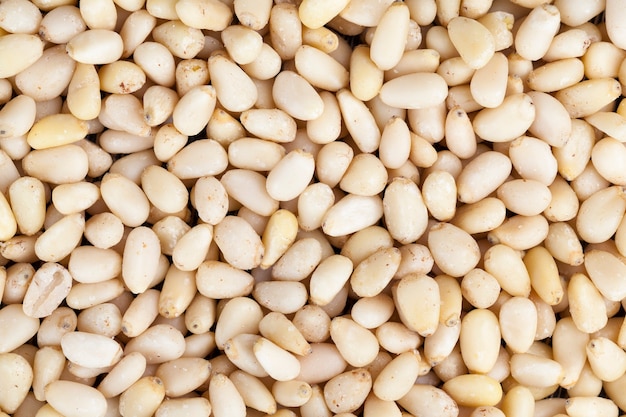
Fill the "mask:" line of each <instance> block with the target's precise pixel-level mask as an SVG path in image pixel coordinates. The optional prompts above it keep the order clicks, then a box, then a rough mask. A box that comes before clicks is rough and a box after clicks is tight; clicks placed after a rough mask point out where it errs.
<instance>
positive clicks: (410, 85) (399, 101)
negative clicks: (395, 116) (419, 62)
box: [380, 72, 448, 109]
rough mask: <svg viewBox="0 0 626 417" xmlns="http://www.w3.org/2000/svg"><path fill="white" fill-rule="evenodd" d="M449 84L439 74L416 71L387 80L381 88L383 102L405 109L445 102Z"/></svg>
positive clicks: (420, 107)
mask: <svg viewBox="0 0 626 417" xmlns="http://www.w3.org/2000/svg"><path fill="white" fill-rule="evenodd" d="M446 97H448V86H447V85H446V82H445V81H444V79H443V78H442V77H441V76H440V75H438V74H432V73H425V72H424V73H415V74H408V75H403V76H401V77H398V78H395V79H393V80H391V81H387V82H386V83H385V84H383V86H382V88H381V89H380V98H381V100H382V101H383V103H385V104H387V105H388V106H391V107H398V108H403V109H423V108H427V107H433V106H436V105H438V104H441V103H443V101H444V100H445V99H446Z"/></svg>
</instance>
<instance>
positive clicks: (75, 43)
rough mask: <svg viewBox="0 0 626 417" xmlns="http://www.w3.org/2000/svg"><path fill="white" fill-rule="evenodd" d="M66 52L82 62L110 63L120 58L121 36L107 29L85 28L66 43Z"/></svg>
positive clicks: (122, 45) (122, 44)
mask: <svg viewBox="0 0 626 417" xmlns="http://www.w3.org/2000/svg"><path fill="white" fill-rule="evenodd" d="M66 50H67V53H68V54H69V56H70V57H72V58H73V59H74V60H75V61H77V62H80V63H82V64H94V65H102V64H110V63H111V62H115V61H117V60H118V59H120V58H121V56H122V52H123V50H124V43H123V42H122V37H121V36H120V35H119V34H118V33H116V32H114V31H112V30H107V29H91V30H86V31H85V32H82V33H80V34H78V35H76V36H74V37H73V38H72V39H70V41H69V42H68V43H67V45H66Z"/></svg>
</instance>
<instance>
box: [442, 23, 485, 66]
mask: <svg viewBox="0 0 626 417" xmlns="http://www.w3.org/2000/svg"><path fill="white" fill-rule="evenodd" d="M448 35H449V36H450V41H451V42H452V44H453V45H454V46H455V48H456V49H457V51H458V52H459V54H460V55H461V58H463V60H464V61H465V62H466V63H467V65H469V66H470V68H474V69H479V68H482V67H484V66H485V65H487V62H489V60H490V59H491V57H493V54H494V52H495V48H496V45H495V41H494V38H493V35H492V34H491V32H489V30H488V29H487V28H486V27H485V26H483V25H482V24H481V23H480V22H478V21H476V20H473V19H469V18H467V17H462V16H459V17H455V18H453V19H451V20H450V21H449V22H448Z"/></svg>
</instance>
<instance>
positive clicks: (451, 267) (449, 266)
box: [428, 223, 480, 277]
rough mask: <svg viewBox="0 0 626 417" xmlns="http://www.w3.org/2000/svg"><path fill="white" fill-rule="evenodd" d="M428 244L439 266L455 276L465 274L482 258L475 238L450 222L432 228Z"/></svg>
mask: <svg viewBox="0 0 626 417" xmlns="http://www.w3.org/2000/svg"><path fill="white" fill-rule="evenodd" d="M428 246H429V247H430V251H431V254H432V255H433V258H434V259H435V263H436V264H437V266H439V268H441V270H442V271H443V272H444V273H446V274H448V275H450V276H453V277H460V276H463V275H465V274H466V273H468V272H469V271H470V270H472V269H473V268H474V267H475V266H476V265H477V264H478V261H479V260H480V250H479V248H478V244H477V243H476V241H475V240H474V238H472V236H470V235H469V234H468V233H467V232H465V231H464V230H463V229H460V228H458V227H457V226H454V225H452V224H450V223H438V224H436V225H434V226H432V227H431V228H430V230H429V232H428Z"/></svg>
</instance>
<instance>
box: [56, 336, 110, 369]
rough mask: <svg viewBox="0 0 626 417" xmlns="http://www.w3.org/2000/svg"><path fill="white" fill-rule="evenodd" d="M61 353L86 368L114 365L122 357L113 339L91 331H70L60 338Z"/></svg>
mask: <svg viewBox="0 0 626 417" xmlns="http://www.w3.org/2000/svg"><path fill="white" fill-rule="evenodd" d="M61 348H62V349H63V354H64V355H65V357H66V358H68V359H69V360H70V361H72V362H73V363H75V364H77V365H80V366H85V367H87V368H103V367H107V366H111V365H115V364H116V363H117V362H118V361H119V360H120V359H121V358H122V347H121V346H120V344H119V343H117V342H116V341H115V340H113V339H111V338H109V337H106V336H102V335H98V334H93V333H86V332H70V333H66V334H65V335H64V336H63V337H62V338H61Z"/></svg>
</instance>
